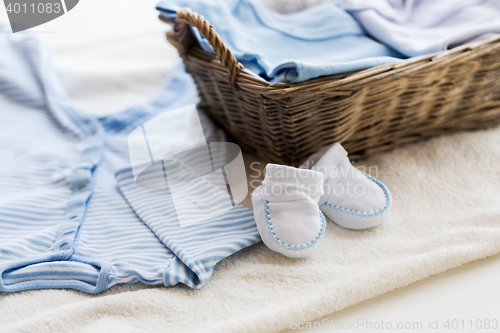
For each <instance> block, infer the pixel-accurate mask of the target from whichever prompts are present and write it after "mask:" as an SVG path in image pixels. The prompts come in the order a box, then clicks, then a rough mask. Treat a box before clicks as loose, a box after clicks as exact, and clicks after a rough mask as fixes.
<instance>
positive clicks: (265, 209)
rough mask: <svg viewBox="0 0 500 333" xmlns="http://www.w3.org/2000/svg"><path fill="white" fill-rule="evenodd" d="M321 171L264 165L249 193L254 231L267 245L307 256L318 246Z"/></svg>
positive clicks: (289, 254) (322, 223)
mask: <svg viewBox="0 0 500 333" xmlns="http://www.w3.org/2000/svg"><path fill="white" fill-rule="evenodd" d="M322 194H323V174H322V173H320V172H317V171H314V170H307V169H297V168H293V167H289V166H284V165H277V164H268V165H267V166H266V176H265V179H264V180H263V181H262V185H261V186H259V187H258V188H257V189H256V190H255V191H254V192H253V194H252V204H253V209H254V218H255V222H256V224H257V230H258V231H259V234H260V236H261V238H262V241H263V242H264V244H266V246H267V247H268V248H270V249H271V250H273V251H276V252H278V253H281V254H283V255H285V256H287V257H291V258H302V257H307V256H309V255H310V254H311V253H312V252H313V251H314V250H315V249H316V248H317V246H318V244H319V241H320V239H321V237H322V236H323V233H324V232H325V228H326V222H325V218H324V216H323V214H322V213H321V211H320V209H319V207H318V201H319V199H320V197H321V195H322Z"/></svg>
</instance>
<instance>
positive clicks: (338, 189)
mask: <svg viewBox="0 0 500 333" xmlns="http://www.w3.org/2000/svg"><path fill="white" fill-rule="evenodd" d="M303 167H307V168H311V169H312V170H315V171H318V172H320V173H322V174H323V175H324V179H325V180H324V187H323V192H324V193H323V195H322V196H321V198H320V201H319V204H320V208H321V210H322V211H323V213H324V214H325V215H326V216H327V217H329V218H330V219H331V220H332V221H333V222H335V223H337V224H338V225H340V226H342V227H345V228H349V229H365V228H371V227H374V226H377V225H379V224H381V223H382V222H384V221H385V219H386V218H387V215H388V214H389V210H390V208H391V201H392V200H391V195H390V193H389V190H388V189H387V187H386V186H385V185H384V184H383V183H382V182H380V181H379V180H377V179H375V178H374V177H372V176H370V175H368V174H366V173H363V172H361V171H359V170H358V169H357V168H355V167H353V166H352V164H351V163H350V162H349V158H348V157H347V152H346V151H345V149H344V148H343V147H342V146H341V145H340V144H339V143H334V144H333V145H331V146H328V147H326V148H325V149H323V150H321V151H320V152H318V153H316V154H314V155H312V156H311V157H310V158H309V159H308V160H307V161H306V162H305V163H304V164H303Z"/></svg>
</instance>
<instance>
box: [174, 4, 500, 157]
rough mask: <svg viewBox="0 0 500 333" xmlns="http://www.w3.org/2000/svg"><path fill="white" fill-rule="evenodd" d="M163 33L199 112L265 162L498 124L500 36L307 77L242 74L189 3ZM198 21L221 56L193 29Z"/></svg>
mask: <svg viewBox="0 0 500 333" xmlns="http://www.w3.org/2000/svg"><path fill="white" fill-rule="evenodd" d="M172 23H175V25H174V29H173V30H172V31H171V32H169V33H168V34H167V38H168V40H169V42H170V43H171V44H173V45H174V46H175V47H176V48H177V49H178V50H179V54H180V55H181V56H182V58H183V60H184V64H185V66H186V71H187V72H188V73H190V74H191V75H192V77H193V79H194V81H195V83H196V85H197V87H198V91H199V94H200V98H201V102H200V107H201V108H203V109H204V110H205V111H206V112H207V113H208V114H209V115H210V116H211V117H212V118H213V119H214V120H215V121H216V122H217V123H219V124H220V125H221V126H222V127H223V128H224V129H225V130H226V132H227V133H228V134H229V136H230V138H231V139H232V140H234V141H235V142H236V143H238V144H239V145H240V146H241V147H243V148H244V149H247V150H249V151H251V152H253V153H255V154H257V155H258V156H259V157H261V158H262V159H264V160H265V161H268V162H274V163H283V164H289V165H297V164H299V163H300V162H301V161H303V160H304V159H306V158H307V157H308V156H309V155H310V154H312V153H314V152H316V151H318V150H319V149H321V148H322V147H324V146H326V145H328V144H330V143H333V142H340V143H342V145H343V146H344V147H345V149H346V150H347V151H348V152H349V156H350V157H351V158H359V157H363V156H366V155H368V154H373V153H376V152H381V151H385V150H388V149H392V148H394V147H397V146H400V145H403V144H406V143H409V142H415V141H417V140H421V139H424V138H428V137H431V136H435V135H440V134H443V133H449V132H452V131H458V130H471V129H478V128H484V127H489V126H494V125H497V124H500V38H493V39H489V40H486V41H482V42H477V43H472V44H468V45H464V46H461V47H458V48H455V49H453V50H449V51H444V52H441V53H438V54H433V55H429V56H424V57H419V58H413V59H410V60H406V61H403V62H400V63H397V64H392V65H383V66H379V67H375V68H371V69H367V70H363V71H359V72H353V73H348V74H342V75H333V76H325V77H319V78H316V79H313V80H309V81H306V82H302V83H296V84H286V83H274V84H271V83H269V82H265V81H262V80H260V79H258V78H256V77H255V76H254V75H253V74H251V73H249V72H248V71H246V70H245V69H244V67H243V65H241V63H239V62H238V60H236V59H235V58H234V56H233V55H232V54H231V52H230V50H228V49H227V47H226V46H225V45H224V43H223V42H222V40H221V39H220V37H219V36H218V34H217V33H216V32H215V28H214V27H213V26H211V25H210V24H209V22H207V21H206V20H205V19H204V18H203V16H198V14H196V13H193V12H192V11H191V9H189V8H185V9H183V10H181V11H179V12H178V13H177V16H176V18H175V22H172ZM189 26H193V27H196V28H197V29H198V30H199V31H200V33H201V34H202V35H203V36H204V37H205V38H206V39H207V40H208V42H209V43H210V45H211V46H212V47H213V49H214V51H215V53H216V54H212V53H209V52H205V51H204V50H202V49H201V47H200V46H199V44H198V42H197V40H196V38H195V37H194V36H193V35H192V33H191V30H190V28H189Z"/></svg>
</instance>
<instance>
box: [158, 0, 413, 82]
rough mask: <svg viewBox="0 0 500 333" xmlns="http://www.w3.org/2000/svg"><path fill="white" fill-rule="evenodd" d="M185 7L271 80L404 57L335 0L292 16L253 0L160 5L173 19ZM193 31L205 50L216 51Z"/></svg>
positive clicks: (181, 0) (174, 0)
mask: <svg viewBox="0 0 500 333" xmlns="http://www.w3.org/2000/svg"><path fill="white" fill-rule="evenodd" d="M184 7H190V8H191V9H192V10H193V11H195V12H197V13H198V14H200V15H203V16H204V17H205V19H207V20H208V21H209V22H210V23H211V24H212V25H213V26H214V27H215V28H216V31H217V33H218V34H219V35H220V36H221V38H222V40H223V41H224V43H225V45H226V46H227V47H228V48H229V49H230V50H231V52H232V53H233V55H234V56H235V57H236V58H237V59H238V60H239V61H240V62H241V63H242V64H243V65H244V66H245V67H246V68H247V69H249V70H251V71H252V72H254V73H256V74H257V75H260V76H262V77H264V78H266V79H268V80H269V81H277V82H278V81H279V82H302V81H306V80H308V79H311V78H315V77H319V76H323V75H332V74H339V73H346V72H351V71H357V70H362V69H366V68H370V67H374V66H378V65H382V64H387V63H393V62H396V61H398V60H400V58H404V57H403V56H401V55H400V54H398V53H397V52H395V51H393V50H391V49H390V48H388V47H386V46H385V45H383V44H380V43H378V42H376V41H374V40H373V39H371V38H369V37H367V36H366V35H365V33H364V32H363V30H362V28H361V27H360V26H359V24H358V23H357V22H356V21H355V20H354V19H353V18H352V17H351V16H350V15H349V14H348V13H347V12H345V11H344V10H343V9H341V8H340V7H339V5H338V3H337V2H333V1H332V2H326V3H323V4H320V5H318V6H315V7H312V8H309V9H307V10H304V11H301V12H298V13H294V14H289V15H283V14H278V13H274V12H271V11H269V10H267V9H266V8H265V7H264V6H263V5H262V4H260V3H259V2H257V1H253V0H234V1H232V2H224V1H221V0H164V1H161V2H160V3H158V5H157V9H158V10H159V11H160V12H161V14H162V15H164V16H165V17H168V18H172V17H174V16H175V14H176V13H177V12H178V11H179V10H180V9H182V8H184ZM193 31H194V32H195V35H196V37H197V38H198V40H199V42H200V44H201V46H202V47H203V49H204V50H206V51H209V52H213V50H212V48H211V46H210V45H209V44H208V42H207V40H206V39H204V38H203V37H202V36H201V34H200V33H199V32H198V31H197V30H196V29H193Z"/></svg>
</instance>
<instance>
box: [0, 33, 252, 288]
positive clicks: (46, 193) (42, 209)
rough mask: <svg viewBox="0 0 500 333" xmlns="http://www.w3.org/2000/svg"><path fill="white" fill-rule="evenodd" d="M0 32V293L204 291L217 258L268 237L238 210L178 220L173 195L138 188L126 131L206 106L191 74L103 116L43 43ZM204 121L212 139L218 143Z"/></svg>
mask: <svg viewBox="0 0 500 333" xmlns="http://www.w3.org/2000/svg"><path fill="white" fill-rule="evenodd" d="M1 29H2V28H1V27H0V119H1V120H2V121H1V122H0V156H1V159H2V161H1V163H0V292H12V291H19V290H26V289H40V288H73V289H78V290H81V291H84V292H87V293H98V292H101V291H103V290H105V289H107V288H109V287H111V286H114V285H117V284H121V283H133V282H142V283H146V284H152V285H165V286H173V285H176V284H178V283H183V284H185V285H187V286H190V287H192V288H199V287H201V286H203V285H204V284H205V283H206V282H207V281H208V280H209V279H210V276H211V274H212V271H213V269H214V265H215V264H216V263H217V262H218V261H220V260H221V259H223V258H225V257H227V256H229V255H231V254H232V253H234V252H236V251H238V250H240V249H242V248H244V247H247V246H250V245H252V244H255V243H257V242H259V240H260V238H259V235H258V233H257V229H256V226H255V222H254V219H253V214H252V211H251V210H249V209H247V208H245V207H243V206H241V205H238V206H236V207H234V208H233V209H231V210H229V211H228V212H226V213H224V214H223V215H221V216H219V217H217V218H211V219H209V220H208V221H206V222H205V223H203V224H197V225H193V226H188V227H181V226H180V225H179V224H178V223H177V221H176V216H175V211H174V207H173V204H172V200H171V199H169V198H168V197H165V195H163V196H162V197H161V200H159V198H158V197H157V196H156V195H155V192H154V191H149V190H146V189H142V188H139V187H138V186H137V185H135V183H134V178H133V175H132V171H131V168H130V161H129V155H128V154H129V150H128V145H127V143H128V142H127V139H128V136H129V133H130V132H131V131H132V130H133V129H134V128H136V127H137V126H139V125H141V124H142V123H144V122H145V121H147V120H149V119H151V118H153V117H155V116H156V115H158V114H161V113H164V112H167V111H169V110H173V109H177V108H179V107H182V106H185V105H188V104H193V103H195V102H196V101H197V96H196V90H195V88H194V84H193V82H192V80H191V79H190V77H189V76H188V75H187V74H186V73H184V71H183V69H180V70H178V71H177V72H175V74H174V75H173V76H172V77H171V79H170V80H169V81H168V82H167V83H166V85H165V86H164V87H163V88H162V89H161V92H160V93H159V94H158V96H157V97H155V98H154V99H153V100H152V101H151V102H149V103H146V104H144V105H140V106H137V107H132V108H130V109H128V110H126V111H124V112H121V113H118V114H114V115H111V116H108V117H104V118H100V119H97V118H96V117H94V116H93V115H90V114H86V113H82V112H80V111H79V110H77V109H76V108H75V107H73V106H72V104H71V102H70V100H69V99H68V97H67V95H66V94H65V92H64V91H63V89H62V87H61V85H60V84H59V82H58V80H57V78H56V75H55V73H54V69H53V67H52V65H51V62H50V59H49V55H48V52H47V49H46V47H45V46H44V45H43V44H41V42H40V41H39V40H38V39H37V38H35V37H34V36H33V35H25V34H24V35H22V34H10V33H9V34H7V33H1ZM200 116H201V117H202V118H201V123H202V126H203V128H204V131H205V132H206V133H205V135H206V138H207V140H212V141H220V140H221V139H222V136H221V132H220V130H217V129H216V128H215V127H214V126H213V125H212V124H211V123H210V121H209V120H208V118H206V116H204V115H203V114H200ZM189 130H190V129H189V128H176V127H172V128H165V131H169V132H171V133H172V134H175V133H180V132H183V133H184V134H185V131H189ZM165 144H168V142H165ZM115 174H116V176H115ZM115 177H116V178H115ZM152 204H154V205H153V206H152ZM157 208H158V209H157ZM158 214H160V215H162V216H158ZM160 217H161V219H160ZM165 219H166V220H165ZM165 221H166V222H167V223H165Z"/></svg>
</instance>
